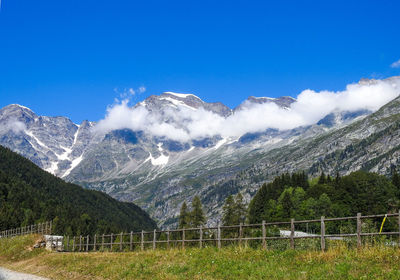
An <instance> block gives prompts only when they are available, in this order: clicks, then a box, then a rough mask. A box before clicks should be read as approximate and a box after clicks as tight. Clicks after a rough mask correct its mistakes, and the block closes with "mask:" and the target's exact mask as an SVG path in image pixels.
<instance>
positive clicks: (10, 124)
mask: <svg viewBox="0 0 400 280" xmlns="http://www.w3.org/2000/svg"><path fill="white" fill-rule="evenodd" d="M0 130H2V131H10V130H11V131H12V132H14V133H15V134H19V133H21V132H23V131H25V130H26V126H25V124H24V123H23V122H21V121H18V120H17V119H9V120H8V121H6V123H5V124H4V125H3V124H2V125H1V126H0Z"/></svg>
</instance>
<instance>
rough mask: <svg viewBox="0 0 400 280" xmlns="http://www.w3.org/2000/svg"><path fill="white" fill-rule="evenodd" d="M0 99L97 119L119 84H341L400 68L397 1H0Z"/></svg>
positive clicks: (267, 87) (153, 90)
mask: <svg viewBox="0 0 400 280" xmlns="http://www.w3.org/2000/svg"><path fill="white" fill-rule="evenodd" d="M1 5H2V7H1V11H0V107H3V106H5V105H8V104H10V103H19V104H22V105H25V106H28V107H30V108H32V109H33V110H34V111H35V112H37V113H38V114H42V115H49V116H57V115H64V116H68V117H70V118H71V119H72V120H73V121H74V122H77V123H80V122H81V121H82V120H84V119H89V120H99V119H101V118H102V117H104V114H105V109H106V107H107V105H109V104H111V103H113V100H114V98H115V97H117V96H118V94H117V93H116V92H115V89H118V91H123V90H124V89H129V88H134V89H137V88H139V87H141V86H144V87H146V89H147V90H146V92H144V93H142V94H139V95H137V96H136V97H135V98H136V100H137V101H139V100H141V99H144V98H145V97H146V96H148V95H150V94H159V93H161V92H163V91H175V92H185V93H194V94H196V95H198V96H199V97H201V98H202V99H203V100H205V101H208V102H214V101H221V102H223V103H225V104H226V105H228V106H230V107H235V106H237V105H238V104H239V103H240V102H241V101H243V100H244V99H246V98H247V97H248V96H249V95H255V96H270V97H277V96H282V95H291V96H296V95H297V94H298V93H300V92H301V91H302V90H304V89H307V88H311V89H313V90H323V89H329V90H342V89H343V88H344V87H345V86H346V84H348V83H352V82H356V81H358V80H359V79H360V78H362V77H366V78H384V77H388V76H393V75H400V68H393V67H390V65H391V64H392V63H393V62H395V61H397V60H399V59H400V36H399V27H400V17H399V15H398V13H399V11H400V1H385V0H381V1H348V0H347V1H250V0H247V1H234V0H233V1H232V0H231V1H216V0H214V1H207V0H202V1H187V0H186V1H173V0H171V1H151V0H148V1H122V0H114V1H101V0H96V1H92V0H85V1H83V0H80V1H75V0H68V1H64V0H57V1H54V0H51V1H50V0H42V1H40V0H37V1H32V0H30V1H27V0H2V1H1Z"/></svg>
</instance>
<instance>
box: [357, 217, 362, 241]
mask: <svg viewBox="0 0 400 280" xmlns="http://www.w3.org/2000/svg"><path fill="white" fill-rule="evenodd" d="M357 248H358V249H360V248H361V213H357Z"/></svg>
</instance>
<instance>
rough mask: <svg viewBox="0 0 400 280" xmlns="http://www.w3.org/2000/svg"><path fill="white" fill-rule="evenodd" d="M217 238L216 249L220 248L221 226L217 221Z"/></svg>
mask: <svg viewBox="0 0 400 280" xmlns="http://www.w3.org/2000/svg"><path fill="white" fill-rule="evenodd" d="M217 230H218V231H217V238H218V241H217V242H218V249H221V226H220V224H219V223H218V229H217Z"/></svg>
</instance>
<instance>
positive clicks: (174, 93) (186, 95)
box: [164, 91, 200, 99]
mask: <svg viewBox="0 0 400 280" xmlns="http://www.w3.org/2000/svg"><path fill="white" fill-rule="evenodd" d="M164 93H165V94H170V95H175V96H176V97H179V98H186V97H188V96H193V97H196V98H198V99H200V98H199V97H198V96H196V95H194V94H191V93H176V92H171V91H166V92H164Z"/></svg>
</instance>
